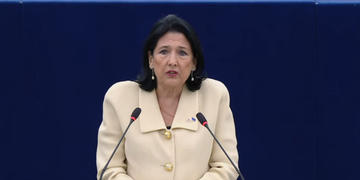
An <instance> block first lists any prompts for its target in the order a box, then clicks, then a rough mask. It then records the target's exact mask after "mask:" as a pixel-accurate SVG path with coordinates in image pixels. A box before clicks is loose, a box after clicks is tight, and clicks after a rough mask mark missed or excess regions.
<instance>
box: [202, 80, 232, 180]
mask: <svg viewBox="0 0 360 180" xmlns="http://www.w3.org/2000/svg"><path fill="white" fill-rule="evenodd" d="M223 89H224V91H223V93H222V96H221V100H220V103H219V109H218V117H217V121H216V125H215V130H214V129H212V131H213V132H214V134H215V136H216V138H218V140H219V142H220V143H221V144H222V146H223V147H224V149H225V151H226V152H227V153H228V155H229V157H230V158H231V159H232V161H233V162H234V163H235V164H236V165H237V163H238V151H237V147H236V146H237V140H236V133H235V123H234V118H233V115H232V112H231V109H230V98H229V92H228V91H227V89H226V87H225V86H224V85H223ZM209 166H210V169H209V170H208V171H207V172H206V173H205V174H204V175H203V177H202V178H201V179H200V180H236V179H237V177H238V173H237V172H236V170H235V169H234V167H233V166H232V165H231V162H230V161H229V160H228V159H227V157H226V155H225V154H224V152H222V150H221V148H220V147H219V146H218V144H217V143H216V142H215V140H214V143H213V147H212V154H211V157H210V160H209Z"/></svg>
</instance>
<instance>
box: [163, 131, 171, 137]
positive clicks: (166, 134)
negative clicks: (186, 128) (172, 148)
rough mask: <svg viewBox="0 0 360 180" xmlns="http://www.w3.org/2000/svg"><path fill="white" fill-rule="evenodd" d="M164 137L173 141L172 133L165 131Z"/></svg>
mask: <svg viewBox="0 0 360 180" xmlns="http://www.w3.org/2000/svg"><path fill="white" fill-rule="evenodd" d="M164 135H165V137H166V138H167V139H171V131H168V130H165V133H164Z"/></svg>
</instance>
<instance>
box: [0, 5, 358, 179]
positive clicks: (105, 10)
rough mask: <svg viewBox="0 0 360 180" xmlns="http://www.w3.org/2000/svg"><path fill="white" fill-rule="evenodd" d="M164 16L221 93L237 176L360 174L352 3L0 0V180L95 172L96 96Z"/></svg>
mask: <svg viewBox="0 0 360 180" xmlns="http://www.w3.org/2000/svg"><path fill="white" fill-rule="evenodd" d="M169 13H173V14H177V15H179V16H180V17H183V18H184V19H186V20H187V21H189V22H190V23H191V24H192V25H193V26H194V28H195V30H196V31H197V34H198V35H199V37H200V40H201V42H202V45H203V50H204V54H205V60H206V70H207V72H208V75H209V77H212V78H215V79H218V80H221V81H223V82H224V83H225V85H226V86H227V87H228V89H229V91H230V95H231V106H232V109H233V113H234V117H235V120H236V128H237V137H238V143H239V144H238V149H239V153H240V161H239V164H240V167H241V169H242V171H243V173H244V175H245V177H246V178H247V179H248V180H264V179H277V180H289V179H291V180H303V179H308V180H335V179H342V180H358V179H360V174H359V173H358V172H357V171H358V170H359V168H360V164H359V162H360V156H359V152H360V121H359V119H360V95H359V92H360V85H359V78H360V71H359V70H358V69H359V67H360V62H359V60H360V53H359V52H360V51H359V49H360V2H359V1H357V2H356V1H330V0H328V1H326V0H321V1H320V0H319V1H316V2H315V1H310V0H309V1H273V2H272V1H262V2H258V1H244V2H236V1H232V2H230V1H228V2H223V3H219V2H205V1H201V2H197V3H169V2H157V3H150V2H140V3H128V2H120V1H108V2H103V3H99V2H89V1H78V2H35V1H22V2H16V1H2V2H0V51H1V53H0V60H1V61H0V62H1V77H2V82H5V83H4V85H3V86H1V87H2V88H1V89H2V91H4V92H3V93H2V94H3V95H4V97H3V99H5V101H2V103H1V106H2V107H1V109H2V111H3V113H2V114H3V117H4V118H1V120H2V126H1V129H0V130H1V134H2V135H3V137H8V136H9V134H10V136H11V138H4V139H6V140H4V141H3V144H4V147H5V148H3V151H4V153H3V154H4V155H5V156H7V157H8V158H5V163H3V164H8V163H9V164H10V165H11V168H6V169H5V172H4V173H0V179H14V180H20V179H21V180H33V179H53V180H61V179H95V176H96V166H95V152H96V143H97V129H98V127H99V125H100V123H101V120H102V119H101V116H102V100H103V96H104V93H105V92H106V90H107V88H109V87H110V86H111V85H112V84H113V83H115V82H117V81H121V80H128V79H133V80H134V79H135V78H136V75H137V74H138V73H139V71H140V61H141V49H142V45H143V41H144V39H145V38H146V36H147V34H148V33H149V31H150V28H151V26H152V24H153V23H154V22H155V21H156V20H158V19H159V18H161V17H163V16H164V15H167V14H169ZM9 127H11V128H9ZM9 147H10V148H9Z"/></svg>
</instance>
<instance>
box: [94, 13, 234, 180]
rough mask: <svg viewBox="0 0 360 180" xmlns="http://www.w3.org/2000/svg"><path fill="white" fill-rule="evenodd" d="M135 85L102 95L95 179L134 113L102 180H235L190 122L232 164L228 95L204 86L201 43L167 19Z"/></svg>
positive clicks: (216, 86)
mask: <svg viewBox="0 0 360 180" xmlns="http://www.w3.org/2000/svg"><path fill="white" fill-rule="evenodd" d="M143 61H144V62H143V73H142V75H140V76H139V79H138V81H137V82H132V81H125V82H119V83H116V84H114V85H113V86H112V87H111V88H110V89H109V90H108V92H107V93H106V95H105V99H104V104H103V122H102V124H101V126H100V128H99V137H98V149H97V168H98V178H99V176H100V173H101V171H102V169H103V168H104V166H105V164H106V161H107V160H108V159H109V157H110V155H111V153H112V151H113V149H114V147H115V146H116V144H117V142H118V140H119V138H120V137H121V135H122V134H123V132H124V130H125V129H126V127H127V125H128V122H129V118H130V114H131V112H132V110H133V109H135V108H136V107H140V108H141V109H142V113H141V114H140V116H139V118H138V120H136V121H135V122H134V123H133V125H132V126H131V127H130V128H129V131H128V132H127V134H126V136H125V139H124V141H123V142H122V143H121V144H120V146H119V149H118V150H117V151H116V153H115V155H114V157H113V158H112V160H111V162H110V164H109V166H108V168H107V170H106V171H105V173H104V177H103V179H107V180H131V179H134V180H169V179H173V180H198V179H201V180H208V179H219V180H220V179H221V180H226V179H236V178H237V176H238V174H237V172H236V171H235V169H234V168H233V167H232V165H231V163H230V162H229V161H228V159H227V158H226V156H225V155H224V153H223V152H222V151H221V149H220V148H219V146H218V145H217V144H215V143H214V140H213V137H212V136H211V135H210V134H209V132H208V131H207V130H206V129H205V128H204V127H202V126H201V124H200V123H199V122H197V119H196V117H195V115H196V114H197V113H198V112H202V113H203V114H204V115H205V116H206V118H207V120H208V122H209V127H210V129H211V130H212V131H213V132H214V133H215V135H216V137H217V138H218V139H219V141H220V142H221V143H222V145H223V146H224V148H225V150H226V151H227V152H228V154H229V156H230V158H231V159H232V160H233V161H234V162H235V164H237V161H238V153H237V148H236V144H237V142H236V135H235V126H234V120H233V116H232V112H231V110H230V107H229V94H228V91H227V89H226V87H225V86H224V85H223V84H222V83H221V82H219V81H216V80H213V79H210V78H207V79H205V77H204V75H203V74H204V73H203V69H204V59H203V55H202V51H201V47H200V42H199V40H198V38H197V37H196V35H195V33H194V31H193V30H192V28H191V27H190V25H189V24H188V23H186V22H185V21H184V20H182V19H181V18H179V17H177V16H175V15H168V16H166V17H164V18H163V19H161V20H159V21H158V22H157V23H156V24H155V26H154V27H153V29H152V31H151V33H150V35H149V38H148V39H147V41H146V43H145V47H144V59H143Z"/></svg>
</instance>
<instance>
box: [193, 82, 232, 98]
mask: <svg viewBox="0 0 360 180" xmlns="http://www.w3.org/2000/svg"><path fill="white" fill-rule="evenodd" d="M200 93H201V94H208V95H209V96H216V97H223V96H228V95H229V92H228V90H227V88H226V86H225V85H224V83H222V82H221V81H218V80H215V79H211V78H206V79H205V80H204V81H203V82H202V84H201V88H200Z"/></svg>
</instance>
